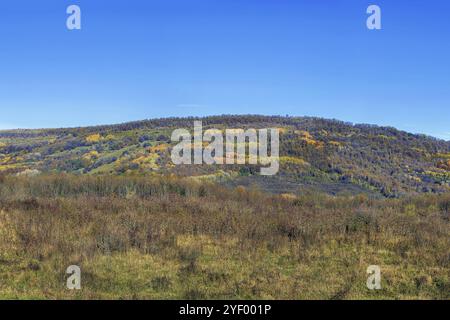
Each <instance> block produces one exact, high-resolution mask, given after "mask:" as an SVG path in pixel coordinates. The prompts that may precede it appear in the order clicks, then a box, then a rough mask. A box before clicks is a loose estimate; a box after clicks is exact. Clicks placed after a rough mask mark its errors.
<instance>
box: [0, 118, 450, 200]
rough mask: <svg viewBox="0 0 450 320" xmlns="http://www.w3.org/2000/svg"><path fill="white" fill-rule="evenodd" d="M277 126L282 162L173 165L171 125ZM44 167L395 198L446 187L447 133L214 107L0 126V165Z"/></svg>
mask: <svg viewBox="0 0 450 320" xmlns="http://www.w3.org/2000/svg"><path fill="white" fill-rule="evenodd" d="M194 120H202V122H203V127H204V129H208V128H217V129H234V128H242V129H246V128H255V129H259V128H273V127H276V128H279V129H280V171H279V173H278V174H277V175H276V176H273V177H263V176H260V175H259V170H258V167H257V166H251V165H244V166H242V165H222V166H219V165H183V166H174V165H173V164H172V162H171V159H170V150H171V148H172V147H173V145H174V143H172V142H171V141H170V136H171V133H172V131H173V130H174V129H175V128H187V129H189V130H192V129H193V124H194ZM46 172H58V173H61V172H67V173H74V174H87V175H97V174H114V175H164V174H170V175H180V176H190V177H193V179H198V180H201V179H208V180H214V181H218V182H219V183H223V184H228V185H232V186H236V185H244V186H247V187H252V186H254V187H257V188H260V189H263V190H267V191H270V192H277V193H293V194H297V193H302V192H311V191H314V192H315V191H318V192H326V193H329V194H356V193H367V194H370V195H374V196H385V197H397V196H402V195H405V194H411V193H428V192H432V193H441V192H449V191H450V142H449V141H443V140H438V139H435V138H432V137H428V136H425V135H417V134H411V133H407V132H404V131H399V130H397V129H395V128H391V127H379V126H374V125H364V124H352V123H347V122H342V121H337V120H327V119H321V118H311V117H278V116H254V115H249V116H213V117H205V118H166V119H154V120H144V121H136V122H130V123H124V124H118V125H108V126H96V127H84V128H62V129H41V130H8V131H0V174H2V175H8V174H19V175H33V174H40V173H46Z"/></svg>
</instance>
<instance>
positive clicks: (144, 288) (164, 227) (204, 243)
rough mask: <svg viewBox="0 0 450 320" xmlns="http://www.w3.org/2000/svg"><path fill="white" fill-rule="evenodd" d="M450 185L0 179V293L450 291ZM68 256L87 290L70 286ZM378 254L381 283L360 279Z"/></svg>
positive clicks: (425, 294)
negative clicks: (267, 188) (279, 187)
mask: <svg viewBox="0 0 450 320" xmlns="http://www.w3.org/2000/svg"><path fill="white" fill-rule="evenodd" d="M449 213H450V194H448V193H447V194H441V195H421V196H415V197H413V198H402V199H369V198H368V197H367V196H364V195H358V196H348V197H331V196H328V195H320V194H318V193H314V194H304V195H301V196H299V195H273V194H272V195H271V194H265V193H262V192H259V191H257V190H253V189H245V188H243V187H238V188H234V189H231V188H224V187H221V186H218V185H215V184H210V183H207V182H199V181H198V180H193V179H191V178H182V179H181V178H175V177H164V178H158V177H153V178H143V177H141V178H139V177H119V176H97V177H93V176H71V175H61V174H60V175H53V176H52V175H49V176H37V177H31V178H26V177H11V176H6V177H1V178H0V298H3V299H16V298H20V299H38V298H44V299H56V298H63V299H91V298H100V299H110V298H121V299H122V298H123V299H132V298H137V299H177V298H186V299H203V298H206V299H212V298H219V299H221V298H224V299H247V298H248V299H260V298H262V299H413V298H418V299H449V298H450V295H449V294H450V277H449V271H450V265H449V263H450V237H449V235H450V228H449V227H450V226H449V217H450V216H449ZM69 265H78V266H80V267H81V270H82V289H81V290H75V291H70V290H67V289H66V279H67V275H66V274H65V270H66V268H67V267H68V266H69ZM369 265H379V266H380V267H381V271H382V289H381V290H375V291H370V290H368V289H367V287H366V279H367V274H366V268H367V266H369Z"/></svg>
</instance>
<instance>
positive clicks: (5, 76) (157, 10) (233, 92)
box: [0, 0, 450, 140]
mask: <svg viewBox="0 0 450 320" xmlns="http://www.w3.org/2000/svg"><path fill="white" fill-rule="evenodd" d="M71 4H77V5H79V6H80V7H81V10H82V30H79V31H69V30H67V28H66V18H67V16H68V15H67V14H66V8H67V7H68V6H69V5H71ZM369 4H378V5H379V6H380V7H381V9H382V27H383V29H382V30H381V31H370V30H368V29H367V28H366V18H367V14H366V8H367V6H368V5H369ZM0 108H1V109H0V110H1V111H2V112H1V117H0V128H2V129H5V128H16V127H21V128H37V127H65V126H82V125H92V124H110V123H117V122H125V121H130V120H139V119H146V118H153V117H165V116H185V115H211V114H241V113H244V114H247V113H257V114H268V115H273V114H280V115H285V114H289V115H298V116H302V115H310V116H320V117H326V118H337V119H341V120H345V121H352V122H363V123H373V124H380V125H391V126H395V127H397V128H400V129H403V130H407V131H410V132H419V133H426V134H430V135H433V136H436V137H441V138H445V139H447V140H449V139H450V125H449V123H450V1H448V0H395V1H394V0H386V1H385V0H372V1H364V0H308V1H306V0H120V1H119V0H95V1H94V0H1V2H0Z"/></svg>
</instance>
